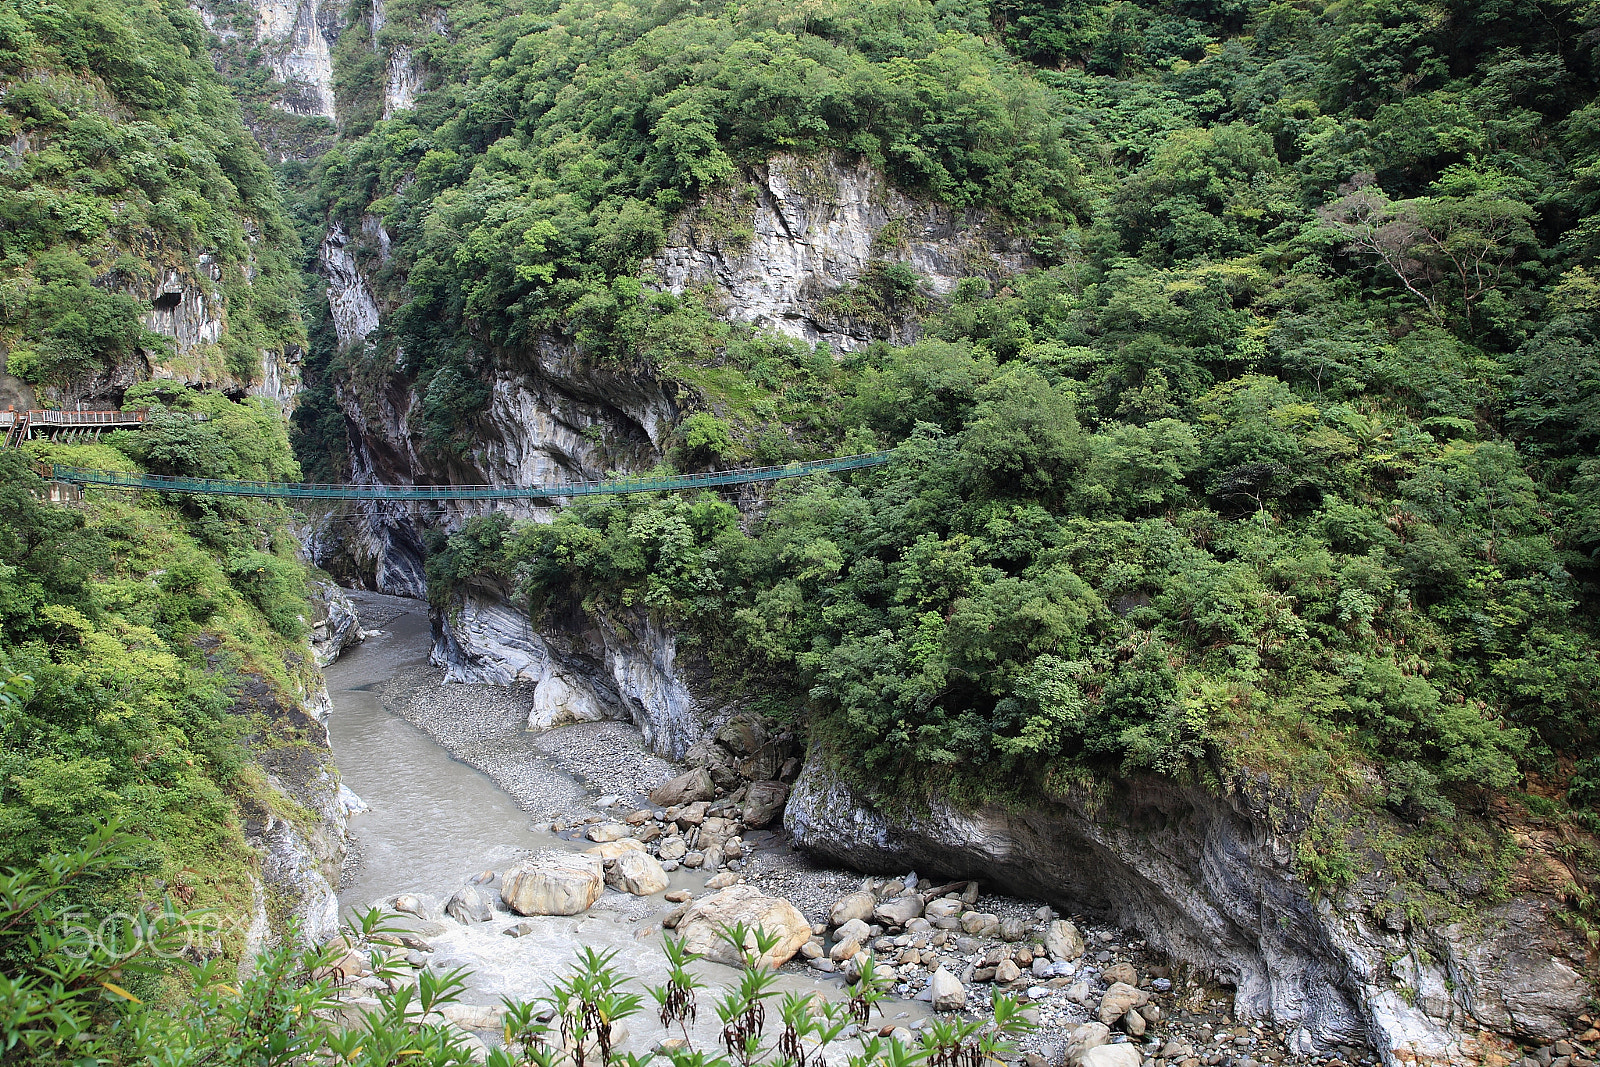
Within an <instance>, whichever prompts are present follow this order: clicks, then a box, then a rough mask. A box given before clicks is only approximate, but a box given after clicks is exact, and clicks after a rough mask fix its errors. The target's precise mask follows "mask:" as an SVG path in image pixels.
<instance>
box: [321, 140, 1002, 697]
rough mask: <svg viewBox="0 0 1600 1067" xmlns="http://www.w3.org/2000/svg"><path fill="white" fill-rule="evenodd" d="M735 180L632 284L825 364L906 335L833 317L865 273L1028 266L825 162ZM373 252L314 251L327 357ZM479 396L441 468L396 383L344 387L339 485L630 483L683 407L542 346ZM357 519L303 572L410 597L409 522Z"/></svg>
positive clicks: (504, 362)
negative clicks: (462, 448)
mask: <svg viewBox="0 0 1600 1067" xmlns="http://www.w3.org/2000/svg"><path fill="white" fill-rule="evenodd" d="M743 179H744V180H743V181H742V182H740V183H737V184H735V185H734V186H731V187H729V188H727V189H724V190H721V191H719V192H717V193H715V194H713V195H712V196H710V197H708V198H707V200H706V201H705V202H704V203H703V204H701V205H699V206H698V207H697V208H695V209H691V210H690V211H688V212H685V213H684V215H683V216H682V217H680V218H679V219H678V220H677V222H676V223H675V224H674V226H673V228H672V230H671V232H670V234H669V235H668V242H667V246H666V247H665V248H664V249H663V250H662V251H661V252H660V254H658V255H657V256H656V257H654V258H653V259H652V260H651V261H650V262H649V263H648V264H647V265H646V267H645V269H644V272H643V273H644V277H645V279H646V281H647V283H650V284H654V285H657V286H659V287H661V288H663V289H666V290H669V291H672V292H676V293H682V292H683V291H684V290H685V289H686V288H689V287H697V288H698V287H709V289H710V290H711V292H712V293H713V302H714V303H716V304H718V305H719V306H721V307H722V308H723V309H724V311H725V314H726V316H727V317H728V318H729V319H730V320H732V321H738V322H747V323H751V324H753V325H755V326H756V327H758V328H759V329H762V330H768V331H773V332H777V333H781V334H786V335H789V336H794V337H798V338H802V339H804V340H807V341H809V342H812V343H816V342H825V343H827V344H829V345H830V346H832V347H833V348H834V349H835V350H836V351H840V352H843V351H850V350H852V349H854V348H857V347H859V346H860V345H862V344H865V343H867V342H868V341H870V340H871V339H873V337H874V336H885V335H886V336H891V337H894V338H895V339H897V340H909V339H912V338H914V337H915V335H916V330H917V325H916V318H915V316H912V315H902V316H899V317H898V318H896V319H895V320H894V321H892V322H889V323H864V322H860V321H855V320H853V319H852V318H851V317H850V316H849V315H848V314H843V313H841V312H839V311H837V310H833V302H832V301H831V300H830V298H832V297H836V296H837V295H838V294H840V293H841V292H845V291H847V290H848V288H849V287H850V286H851V285H853V284H855V283H856V282H857V281H858V280H859V279H861V278H862V277H863V275H865V274H866V273H867V272H868V271H869V270H870V268H871V267H872V265H873V264H876V263H880V262H895V263H904V264H906V265H908V266H910V267H911V268H912V269H913V270H915V271H917V272H918V274H920V275H921V276H922V278H923V280H924V285H925V288H926V291H927V293H928V294H930V295H931V296H934V297H938V296H942V295H947V294H949V293H950V292H951V291H952V290H953V289H954V288H955V286H956V283H957V282H958V281H959V280H960V279H961V278H963V277H972V276H980V277H988V278H991V279H998V278H1001V277H1004V276H1005V275H1007V274H1011V273H1014V272H1016V271H1018V270H1021V269H1024V268H1025V267H1027V266H1029V265H1031V263H1032V260H1031V258H1030V257H1029V255H1028V254H1027V253H1026V251H1025V250H1024V249H1023V248H1022V247H1021V246H1020V243H1019V242H1018V241H1017V240H1016V239H1015V238H1014V237H1013V236H1012V235H1011V234H1009V233H1008V232H1007V231H1006V230H1005V229H1004V228H1003V227H1001V226H999V225H998V224H995V223H994V222H992V220H990V219H988V218H987V217H986V216H984V215H982V214H981V213H957V212H953V211H951V210H949V209H946V208H943V207H940V206H938V205H928V204H921V203H918V202H916V201H913V200H911V199H909V198H908V197H906V196H904V195H903V194H901V193H899V192H898V191H896V190H894V189H893V188H892V187H891V186H889V184H888V182H887V181H886V180H885V179H884V178H883V176H882V175H881V174H878V173H877V172H875V171H873V170H872V169H871V168H870V167H867V166H866V165H864V164H861V163H856V162H850V161H847V160H845V159H843V158H842V157H834V156H830V157H825V158H821V159H807V158H801V157H798V156H792V155H784V156H777V157H774V158H773V159H772V160H771V161H770V162H768V163H767V164H766V165H764V166H761V167H757V168H753V169H751V170H750V171H748V172H747V173H746V174H745V175H743ZM389 247H390V236H389V234H388V233H387V232H385V230H384V228H383V226H382V225H381V223H380V222H379V221H378V220H377V219H374V218H371V217H368V218H366V219H363V220H362V224H361V225H360V227H358V228H357V229H356V232H354V233H352V232H350V230H348V229H346V228H345V227H344V226H342V225H340V224H338V223H335V224H334V225H333V226H332V227H330V229H329V231H328V234H327V236H326V238H325V239H324V241H323V243H322V246H321V248H320V249H319V254H318V261H319V266H320V269H321V271H322V274H323V276H324V278H325V279H326V282H327V287H328V300H329V304H330V307H331V310H332V316H333V322H334V326H335V329H336V331H337V334H338V337H339V342H340V344H341V345H343V346H346V347H349V346H357V345H361V344H363V343H365V342H366V341H367V340H368V338H370V337H371V335H372V333H373V331H375V330H376V329H377V328H378V327H379V325H380V323H381V322H382V320H383V315H384V314H385V313H386V312H387V311H388V310H389V309H388V308H387V307H386V306H385V305H384V300H383V297H382V295H381V292H380V290H381V287H380V286H379V285H377V284H376V283H375V282H374V280H373V276H374V273H375V271H376V269H377V268H378V267H380V266H382V265H383V264H384V263H385V262H386V261H387V258H388V255H389ZM488 384H489V386H490V398H489V402H488V404H487V405H486V407H485V408H484V410H483V411H482V412H481V413H480V414H479V415H478V416H477V417H476V419H475V420H474V422H473V423H472V426H471V428H470V432H469V433H468V434H467V435H466V436H467V437H468V438H469V439H470V440H471V442H472V445H471V448H470V451H469V452H467V453H466V454H465V455H451V454H441V452H440V450H439V449H437V448H433V447H430V446H429V445H428V444H427V443H426V441H425V439H424V436H423V433H422V430H421V423H422V419H421V408H422V398H421V397H419V396H418V395H417V394H416V392H415V391H414V390H413V389H411V388H410V387H409V385H408V383H406V382H405V381H403V380H401V379H398V378H396V377H395V376H393V375H390V374H387V373H386V372H384V373H380V368H375V367H374V368H372V373H371V374H370V375H368V376H366V378H364V379H363V380H361V381H356V380H354V379H351V380H347V381H345V382H341V383H340V384H339V385H338V387H337V393H338V399H339V403H340V406H341V407H342V408H343V410H344V414H345V418H346V421H347V424H348V425H349V427H350V446H351V448H350V452H351V462H352V467H353V469H354V472H355V478H356V480H358V481H363V482H373V483H384V484H395V485H412V484H424V483H430V482H445V481H451V482H456V483H462V484H468V483H470V484H486V485H531V484H541V483H543V484H548V483H551V482H561V481H568V480H584V479H593V478H600V477H604V476H605V474H606V472H607V471H611V470H621V471H628V470H638V469H642V468H648V467H650V466H652V465H653V464H655V463H656V462H658V461H659V460H660V459H661V456H662V454H663V450H664V448H665V446H666V443H667V437H668V435H669V434H670V432H671V430H672V428H673V426H674V425H675V424H676V423H677V421H678V420H679V418H680V417H681V415H682V414H683V412H684V410H685V407H686V404H685V398H684V397H683V396H681V394H680V388H681V387H680V386H678V385H676V384H675V383H672V382H667V381H662V380H660V379H659V378H657V377H655V376H654V375H651V374H647V373H640V372H638V371H627V370H623V369H619V368H613V367H603V366H597V365H595V363H594V362H593V361H591V360H587V359H585V358H584V356H583V354H582V353H581V352H580V351H579V350H578V349H577V347H576V346H575V345H574V344H573V343H572V342H571V341H570V340H568V339H565V338H560V337H554V336H543V337H541V338H539V339H538V341H537V342H536V343H534V344H532V345H530V346H528V347H527V348H525V349H521V350H516V351H501V352H497V353H495V360H494V367H493V370H492V371H491V372H490V378H489V380H488ZM692 403H693V400H692V398H689V404H691V405H692ZM484 510H485V508H483V507H481V506H473V505H465V504H463V505H447V506H444V507H442V508H435V509H430V520H429V521H430V522H432V523H433V524H435V525H438V526H440V527H443V528H445V529H454V528H457V527H459V525H460V524H461V523H462V522H464V521H465V520H466V519H467V518H469V517H471V516H472V515H474V514H480V513H482V512H483V511H484ZM498 510H502V511H505V512H508V513H510V514H512V515H514V516H518V517H529V518H540V517H542V516H543V515H544V513H545V508H543V507H540V506H536V505H531V504H523V503H515V504H503V505H499V506H498ZM359 514H360V515H361V516H362V518H361V519H360V521H358V522H356V523H354V528H353V529H351V530H349V531H345V532H339V533H337V534H336V535H332V536H329V535H319V546H320V547H319V549H318V553H319V554H318V559H319V562H321V563H322V564H323V565H324V566H326V567H328V568H329V569H330V570H332V571H334V572H335V573H338V574H340V575H341V576H342V577H347V578H359V580H361V581H363V582H366V583H369V584H371V585H372V586H373V587H374V588H377V589H379V590H382V591H384V592H393V593H401V594H404V595H410V596H420V595H422V594H423V591H424V590H423V585H422V584H421V582H422V578H421V557H420V554H419V552H420V545H421V533H420V528H421V525H422V523H421V521H420V517H419V513H418V511H417V510H416V509H408V508H403V507H392V506H387V505H373V506H365V505H364V506H363V508H362V509H359ZM341 559H342V560H344V561H345V562H343V563H341V562H340V560H341ZM461 647H462V649H463V653H462V655H463V656H464V657H465V658H464V659H462V662H464V663H471V662H476V661H477V659H478V658H480V657H478V655H477V653H478V650H476V649H475V648H474V647H473V646H472V638H471V635H470V634H468V635H464V640H463V641H462V643H461ZM488 658H491V659H492V656H489V657H488ZM463 670H469V668H463Z"/></svg>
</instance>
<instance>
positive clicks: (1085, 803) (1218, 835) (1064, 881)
mask: <svg viewBox="0 0 1600 1067" xmlns="http://www.w3.org/2000/svg"><path fill="white" fill-rule="evenodd" d="M784 824H785V826H786V827H787V828H788V829H789V831H790V832H791V833H792V834H793V836H794V840H795V842H796V844H798V845H800V846H801V847H803V848H806V849H808V850H810V851H813V852H817V853H820V854H822V855H825V856H828V857H831V858H833V859H835V860H838V861H840V862H842V863H845V864H848V865H850V866H854V867H857V868H861V869H866V870H879V871H886V870H904V869H905V868H906V867H908V866H910V867H914V868H915V869H916V870H918V871H934V872H937V873H938V874H941V875H947V876H949V877H951V878H980V879H984V880H986V881H988V882H989V883H991V884H996V885H999V886H1002V887H1004V888H1006V889H1009V890H1011V891H1013V892H1019V893H1025V894H1030V895H1036V896H1039V897H1042V898H1044V899H1046V900H1049V901H1051V902H1052V903H1055V904H1058V905H1061V906H1064V907H1067V908H1071V909H1073V910H1078V911H1083V912H1088V913H1090V914H1093V915H1096V916H1099V917H1102V918H1106V919H1109V920H1111V921H1114V922H1116V923H1119V924H1121V925H1123V926H1127V927H1131V928H1134V929H1137V930H1139V931H1140V932H1141V933H1142V934H1143V935H1144V936H1145V937H1147V938H1148V939H1149V940H1150V942H1151V944H1153V945H1155V946H1157V947H1159V948H1161V949H1162V950H1163V951H1166V952H1168V953H1170V954H1171V955H1173V956H1176V957H1178V958H1181V959H1184V960H1187V961H1189V962H1191V963H1193V964H1196V965H1198V966H1201V967H1204V968H1208V969H1210V970H1212V971H1214V972H1215V973H1216V975H1217V977H1218V978H1219V979H1221V980H1222V981H1224V982H1225V983H1227V984H1230V985H1233V986H1234V987H1235V989H1236V1010H1237V1011H1238V1013H1239V1014H1240V1015H1241V1016H1242V1017H1245V1018H1251V1017H1256V1018H1272V1019H1275V1020H1277V1021H1278V1022H1279V1023H1280V1024H1284V1025H1286V1026H1288V1027H1289V1028H1290V1029H1291V1030H1293V1031H1294V1043H1295V1045H1296V1046H1297V1047H1298V1048H1300V1049H1301V1050H1303V1051H1308V1052H1309V1051H1312V1050H1314V1049H1325V1048H1327V1047H1328V1046H1330V1045H1332V1044H1334V1043H1337V1042H1349V1041H1351V1040H1352V1039H1356V1040H1360V1039H1363V1038H1365V1039H1368V1040H1370V1041H1372V1042H1373V1043H1374V1044H1375V1045H1376V1046H1377V1047H1378V1048H1379V1049H1380V1050H1381V1051H1382V1052H1383V1053H1384V1057H1385V1062H1386V1063H1389V1064H1401V1063H1422V1064H1456V1063H1476V1062H1478V1061H1479V1057H1480V1055H1481V1054H1483V1053H1486V1052H1488V1051H1490V1047H1489V1046H1486V1045H1480V1042H1479V1039H1478V1037H1477V1036H1476V1034H1477V1032H1478V1031H1479V1030H1480V1029H1484V1028H1487V1029H1489V1030H1493V1031H1497V1032H1499V1033H1500V1034H1503V1035H1506V1036H1509V1037H1513V1038H1521V1039H1525V1040H1532V1041H1537V1042H1540V1043H1544V1042H1548V1041H1550V1040H1553V1039H1554V1038H1556V1037H1560V1036H1562V1035H1564V1034H1565V1032H1566V1027H1567V1025H1568V1024H1567V1020H1569V1019H1570V1018H1572V1017H1574V1016H1576V1015H1577V1014H1578V1012H1580V1011H1582V1010H1583V1007H1582V1006H1583V1004H1584V1003H1585V998H1586V997H1587V995H1588V990H1587V987H1586V983H1584V982H1582V981H1581V980H1580V978H1579V976H1578V972H1577V971H1576V969H1575V968H1574V967H1573V966H1572V964H1571V961H1569V960H1568V959H1564V958H1563V957H1564V956H1565V954H1566V952H1567V949H1566V948H1564V947H1562V946H1561V945H1560V943H1559V941H1557V940H1556V939H1554V938H1552V937H1551V929H1550V925H1549V916H1548V914H1546V913H1545V911H1544V908H1543V905H1541V904H1539V903H1537V902H1535V901H1531V900H1529V899H1525V898H1519V899H1513V900H1511V901H1509V902H1506V903H1503V904H1498V905H1494V906H1492V907H1488V908H1486V910H1485V911H1484V912H1483V913H1482V914H1481V915H1480V916H1479V917H1478V918H1477V920H1476V921H1475V922H1473V923H1471V924H1455V925H1450V926H1446V927H1442V928H1439V927H1429V928H1414V927H1411V926H1409V924H1407V923H1406V922H1404V921H1400V922H1395V921H1393V920H1391V921H1390V922H1388V923H1385V922H1380V921H1378V920H1376V919H1375V918H1374V917H1373V915H1374V911H1375V909H1374V907H1373V905H1375V904H1378V903H1380V902H1382V901H1385V900H1386V898H1387V893H1386V888H1387V887H1385V886H1383V885H1382V884H1381V881H1380V878H1379V877H1378V876H1376V875H1374V874H1371V873H1369V874H1367V875H1365V876H1364V877H1363V878H1362V880H1361V881H1360V882H1359V883H1358V884H1356V885H1355V886H1353V887H1351V888H1350V889H1348V890H1346V891H1343V892H1341V893H1340V894H1338V895H1337V896H1335V897H1324V896H1317V895H1315V894H1313V893H1312V892H1311V891H1310V889H1309V888H1308V887H1307V886H1306V884H1305V883H1304V881H1303V880H1302V879H1301V878H1300V877H1299V876H1298V875H1297V874H1296V870H1295V863H1294V851H1293V848H1292V843H1291V840H1290V839H1289V838H1288V837H1285V836H1283V835H1281V834H1279V833H1277V832H1276V831H1274V829H1273V828H1272V827H1273V819H1272V818H1271V814H1270V812H1269V805H1268V804H1267V802H1266V801H1265V800H1264V799H1261V800H1256V799H1253V798H1251V797H1250V796H1249V795H1247V793H1246V792H1245V791H1240V792H1238V793H1235V794H1234V795H1232V796H1227V797H1223V796H1218V795H1215V794H1212V793H1209V792H1207V791H1205V790H1202V789H1199V788H1194V787H1187V786H1181V785H1178V784H1176V783H1174V782H1171V781H1168V780H1165V779H1159V778H1143V779H1138V780H1134V781H1127V782H1118V783H1114V784H1112V785H1111V786H1110V787H1108V788H1107V789H1105V790H1103V791H1097V790H1095V789H1092V788H1090V787H1083V788H1081V789H1075V790H1073V791H1072V792H1071V793H1070V794H1068V795H1067V796H1064V797H1062V798H1060V799H1058V800H1057V801H1056V802H1054V803H1051V804H1048V805H1044V806H1041V807H1036V808H1030V809H1028V810H1025V811H1008V810H1005V809H1002V808H999V807H995V806H989V807H984V808H981V809H979V810H977V811H973V812H964V811H960V810H957V809H956V808H954V807H953V806H951V805H949V804H946V803H943V802H941V801H937V800H936V801H934V802H933V803H931V804H929V805H927V806H926V807H925V808H923V807H918V808H916V809H913V808H912V807H910V806H909V805H908V804H907V803H906V802H905V801H904V798H878V797H873V796H870V795H867V794H865V793H863V792H861V791H859V790H857V789H856V788H854V787H852V786H851V785H849V784H848V783H847V782H846V781H845V780H844V779H843V778H842V777H841V776H840V775H838V774H836V773H835V772H834V771H833V770H831V769H830V767H829V766H828V763H827V761H826V760H824V759H823V758H822V756H821V754H820V753H818V752H813V753H812V755H811V757H810V758H809V759H808V761H807V764H806V767H805V770H804V771H803V772H802V774H801V776H800V778H799V780H798V781H797V782H796V784H795V787H794V791H793V793H792V795H791V798H790V801H789V805H788V808H787V811H786V812H785V816H784ZM1380 873H1381V872H1380Z"/></svg>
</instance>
